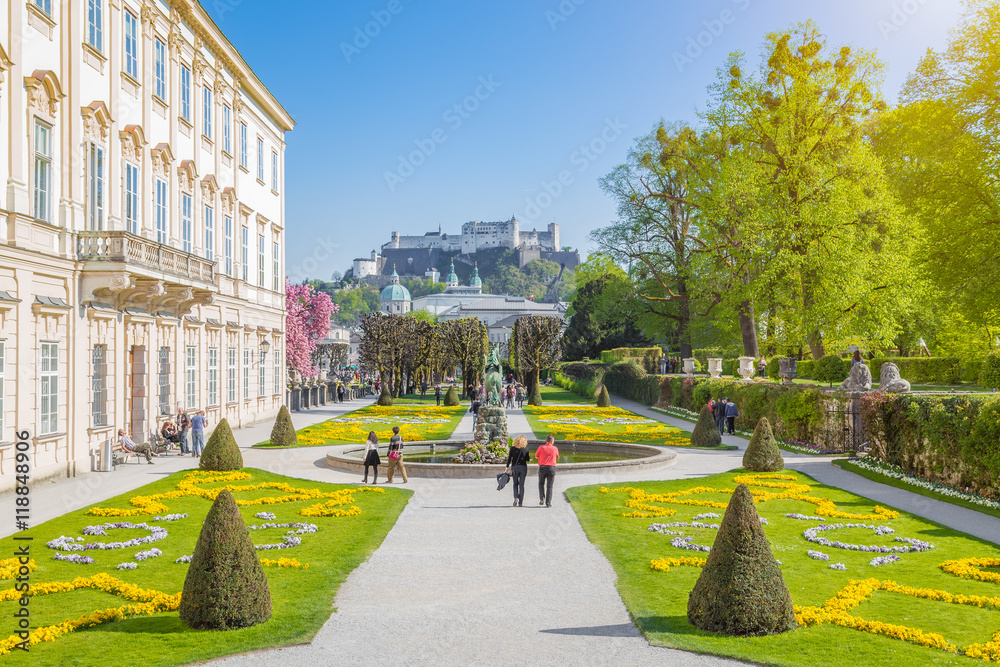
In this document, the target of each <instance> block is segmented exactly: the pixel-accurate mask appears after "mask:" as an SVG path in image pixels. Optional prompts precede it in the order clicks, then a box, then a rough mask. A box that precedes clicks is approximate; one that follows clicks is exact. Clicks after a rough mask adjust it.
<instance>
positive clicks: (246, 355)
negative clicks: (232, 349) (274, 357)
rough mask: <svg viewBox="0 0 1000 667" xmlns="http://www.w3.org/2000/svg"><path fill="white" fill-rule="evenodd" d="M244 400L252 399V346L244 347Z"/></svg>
mask: <svg viewBox="0 0 1000 667" xmlns="http://www.w3.org/2000/svg"><path fill="white" fill-rule="evenodd" d="M243 400H244V401H248V400H250V348H249V347H244V348H243Z"/></svg>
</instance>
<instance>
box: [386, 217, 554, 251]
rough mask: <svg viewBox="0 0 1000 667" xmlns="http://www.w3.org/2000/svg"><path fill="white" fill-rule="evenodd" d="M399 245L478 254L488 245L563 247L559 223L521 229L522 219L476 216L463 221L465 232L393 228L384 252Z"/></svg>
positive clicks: (521, 247) (493, 246) (552, 249)
mask: <svg viewBox="0 0 1000 667" xmlns="http://www.w3.org/2000/svg"><path fill="white" fill-rule="evenodd" d="M396 248H437V249H439V250H442V251H444V252H446V253H447V252H460V253H462V254H463V255H474V254H476V251H478V250H486V249H487V248H510V249H511V250H516V249H529V248H537V249H538V250H548V251H551V252H555V251H557V250H559V225H557V224H556V223H554V222H553V223H551V224H549V226H548V230H547V231H544V232H539V231H536V230H534V229H532V230H531V231H530V232H524V231H521V222H520V221H519V220H518V219H517V218H515V217H511V219H510V220H505V221H503V222H480V221H479V220H473V221H472V222H467V223H465V224H464V225H462V233H461V234H451V235H449V234H442V233H441V230H440V228H439V229H438V231H436V232H427V233H426V234H424V235H423V236H401V235H400V234H399V232H393V233H392V236H391V237H390V239H389V242H388V243H385V244H383V245H382V252H383V254H384V253H385V251H386V250H389V249H396Z"/></svg>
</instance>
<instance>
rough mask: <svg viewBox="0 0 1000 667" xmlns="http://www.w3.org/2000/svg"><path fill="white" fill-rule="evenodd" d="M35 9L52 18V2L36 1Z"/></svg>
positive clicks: (48, 0)
mask: <svg viewBox="0 0 1000 667" xmlns="http://www.w3.org/2000/svg"><path fill="white" fill-rule="evenodd" d="M35 7H38V8H39V9H41V10H42V11H43V12H45V13H46V14H48V15H49V16H52V0H35Z"/></svg>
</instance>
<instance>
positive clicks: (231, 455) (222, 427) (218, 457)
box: [198, 417, 243, 471]
mask: <svg viewBox="0 0 1000 667" xmlns="http://www.w3.org/2000/svg"><path fill="white" fill-rule="evenodd" d="M198 466H199V467H200V468H201V469H202V470H219V471H228V470H240V469H241V468H243V454H241V453H240V448H239V445H237V444H236V438H235V437H233V430H232V429H231V428H229V420H228V419H226V418H225V417H223V418H222V419H220V420H219V425H218V426H216V427H215V430H214V431H212V435H210V436H209V437H208V442H207V443H205V451H203V452H202V453H201V460H200V461H199V462H198Z"/></svg>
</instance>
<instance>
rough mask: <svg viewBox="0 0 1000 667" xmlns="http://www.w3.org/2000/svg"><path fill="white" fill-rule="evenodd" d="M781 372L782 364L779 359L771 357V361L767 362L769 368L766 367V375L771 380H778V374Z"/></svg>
mask: <svg viewBox="0 0 1000 667" xmlns="http://www.w3.org/2000/svg"><path fill="white" fill-rule="evenodd" d="M780 370H781V362H780V361H778V357H771V361H769V362H767V366H765V367H764V374H765V375H767V377H768V379H770V380H777V379H778V372H779V371H780Z"/></svg>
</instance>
